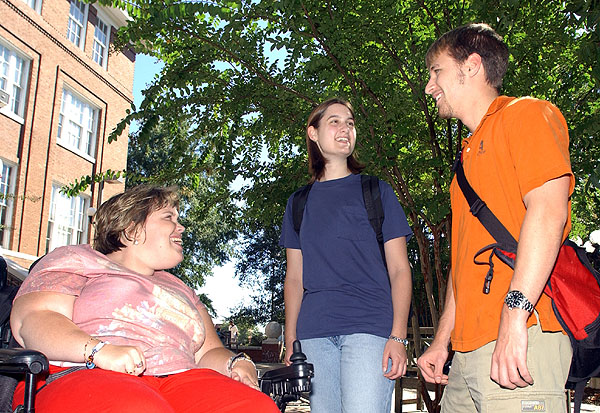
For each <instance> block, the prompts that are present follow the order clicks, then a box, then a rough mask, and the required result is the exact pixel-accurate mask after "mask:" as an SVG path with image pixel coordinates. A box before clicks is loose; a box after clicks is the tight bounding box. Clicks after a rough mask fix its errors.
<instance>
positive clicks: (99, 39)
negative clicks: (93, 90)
mask: <svg viewBox="0 0 600 413" xmlns="http://www.w3.org/2000/svg"><path fill="white" fill-rule="evenodd" d="M108 33H109V26H108V25H107V24H106V23H104V22H103V21H102V20H100V18H98V22H97V23H96V28H95V30H94V50H93V51H92V58H93V59H94V62H96V63H98V64H99V65H100V66H102V67H106V52H107V51H108Z"/></svg>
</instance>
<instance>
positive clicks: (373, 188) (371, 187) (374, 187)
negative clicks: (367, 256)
mask: <svg viewBox="0 0 600 413" xmlns="http://www.w3.org/2000/svg"><path fill="white" fill-rule="evenodd" d="M360 181H361V187H362V193H363V201H364V203H365V209H366V210H367V216H368V217H369V223H370V224H371V227H373V231H375V236H376V237H377V243H378V244H379V252H380V253H381V258H382V259H383V264H384V265H385V267H386V268H387V263H386V260H385V250H384V247H383V230H382V226H383V220H384V218H385V215H384V212H383V202H382V201H381V192H380V191H379V179H378V178H377V177H376V176H371V175H361V176H360ZM311 188H312V184H308V185H305V186H303V187H302V188H300V189H298V190H297V191H296V192H295V193H294V198H293V199H292V218H293V222H294V230H295V231H296V233H297V234H298V235H300V227H301V226H302V217H303V216H304V208H305V207H306V200H307V199H308V193H309V192H310V189H311Z"/></svg>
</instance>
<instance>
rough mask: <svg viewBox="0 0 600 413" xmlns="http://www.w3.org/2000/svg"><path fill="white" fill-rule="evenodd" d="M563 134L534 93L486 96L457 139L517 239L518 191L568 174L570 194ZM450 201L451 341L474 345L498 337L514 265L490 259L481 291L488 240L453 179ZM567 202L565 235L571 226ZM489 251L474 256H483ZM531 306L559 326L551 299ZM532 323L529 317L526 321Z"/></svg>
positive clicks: (470, 174) (556, 116) (469, 170)
mask: <svg viewBox="0 0 600 413" xmlns="http://www.w3.org/2000/svg"><path fill="white" fill-rule="evenodd" d="M568 147H569V133H568V130H567V123H566V122H565V119H564V117H563V116H562V114H561V113H560V111H559V110H558V109H557V108H556V107H555V106H553V105H552V104H551V103H549V102H546V101H543V100H538V99H533V98H529V97H526V98H520V99H516V98H512V97H507V96H500V97H498V98H496V99H495V100H494V102H492V104H491V105H490V107H489V109H488V112H487V113H486V115H485V116H484V117H483V119H482V120H481V123H480V124H479V126H478V127H477V129H476V130H475V132H474V133H473V134H472V135H471V136H469V137H468V138H466V139H465V140H464V141H463V165H464V170H465V175H466V177H467V180H468V181H469V183H470V184H471V186H472V187H473V189H474V190H475V192H476V193H477V194H478V195H479V197H480V198H481V199H483V200H484V201H485V203H486V204H487V205H488V207H489V208H490V209H491V211H492V212H493V213H494V214H495V215H496V217H498V219H499V220H500V222H502V224H503V225H504V226H505V227H506V229H507V230H508V231H509V232H510V233H511V234H512V235H513V237H515V239H516V240H518V239H519V233H520V229H521V224H522V223H523V219H524V217H525V212H526V208H525V205H524V203H523V197H524V196H525V195H526V194H527V193H528V192H529V191H530V190H532V189H534V188H537V187H539V186H541V185H543V184H544V183H545V182H547V181H549V180H552V179H554V178H558V177H561V176H564V175H570V177H571V184H570V188H569V194H571V193H572V192H573V187H574V184H575V180H574V178H573V173H572V172H571V163H570V160H569V148H568ZM450 195H451V203H452V284H453V288H454V298H455V301H456V319H455V325H454V331H453V332H452V347H453V349H454V350H457V351H472V350H475V349H477V348H479V347H481V346H483V345H484V344H487V343H489V342H490V341H493V340H496V338H497V337H498V327H499V325H500V313H501V311H502V305H503V303H504V296H505V295H506V293H507V292H508V288H509V285H510V281H511V279H512V276H513V270H512V269H510V267H508V266H507V265H506V264H504V263H502V262H501V261H499V260H498V259H497V258H496V257H494V259H493V260H494V264H495V265H494V278H493V281H492V283H491V289H490V293H489V294H484V293H483V283H484V279H485V275H486V273H487V271H488V269H489V267H488V266H487V265H477V264H475V263H474V262H473V258H474V256H475V254H476V252H477V251H479V250H480V249H481V248H483V247H484V246H486V245H489V244H492V243H493V242H495V241H494V239H493V238H492V236H491V235H490V234H489V233H488V232H487V231H486V229H485V228H484V227H483V225H482V224H481V223H480V222H479V221H478V220H477V218H475V217H474V216H473V215H472V214H471V212H470V211H469V205H468V203H467V201H466V199H465V197H464V196H463V194H462V192H461V190H460V187H459V186H458V183H457V182H456V179H454V180H453V181H452V184H451V187H450ZM570 211H571V205H570V203H569V219H568V222H567V225H566V227H565V230H564V234H563V239H565V238H566V237H567V234H568V233H569V230H570V229H571V220H570ZM488 257H489V253H485V254H483V255H481V256H479V257H478V258H479V260H483V261H486V262H487V260H488ZM536 310H537V312H538V314H539V317H540V321H541V325H542V329H543V330H544V331H562V328H561V326H560V324H559V323H558V321H557V319H556V317H555V316H554V313H553V311H552V306H551V301H550V299H549V298H548V297H547V296H546V295H545V294H542V296H541V297H540V299H539V301H538V303H537V305H536ZM535 323H536V318H535V315H533V314H532V316H531V317H530V318H529V320H528V326H531V325H533V324H535Z"/></svg>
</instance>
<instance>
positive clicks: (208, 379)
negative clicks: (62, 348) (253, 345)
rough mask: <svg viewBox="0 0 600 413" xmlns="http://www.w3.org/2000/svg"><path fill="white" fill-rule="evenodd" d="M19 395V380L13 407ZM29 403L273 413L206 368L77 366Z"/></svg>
mask: <svg viewBox="0 0 600 413" xmlns="http://www.w3.org/2000/svg"><path fill="white" fill-rule="evenodd" d="M50 370H51V372H56V371H57V370H55V369H53V368H52V367H51V368H50ZM60 370H63V369H59V370H58V371H60ZM43 383H44V382H43V381H42V382H41V383H40V385H42V384H43ZM24 394H25V385H24V382H21V383H19V385H18V386H17V389H16V390H15V396H14V401H13V408H14V407H16V405H18V404H21V403H22V402H23V398H24ZM35 407H36V410H37V411H39V412H41V413H70V412H73V413H84V412H95V413H101V412H107V413H108V412H110V413H134V412H135V413H137V412H142V413H175V412H177V413H183V412H211V413H212V412H257V413H258V412H260V413H276V412H279V409H277V406H276V405H275V403H274V402H273V401H272V400H271V399H270V398H269V397H268V396H267V395H265V394H263V393H261V392H259V391H258V390H254V389H251V388H250V387H248V386H246V385H245V384H241V383H239V382H237V381H235V380H232V379H230V378H229V377H226V376H224V375H222V374H219V373H217V372H215V371H213V370H208V369H194V370H188V371H186V372H183V373H176V374H172V375H170V376H167V377H154V376H141V377H137V376H130V375H127V374H124V373H116V372H114V371H107V370H101V369H93V370H79V371H76V372H74V373H70V374H68V375H66V376H65V377H62V378H60V379H58V380H56V381H53V382H52V383H50V384H49V385H47V386H46V387H44V388H43V389H41V390H40V391H39V392H38V394H37V396H36V401H35Z"/></svg>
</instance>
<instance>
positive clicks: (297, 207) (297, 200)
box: [292, 184, 312, 235]
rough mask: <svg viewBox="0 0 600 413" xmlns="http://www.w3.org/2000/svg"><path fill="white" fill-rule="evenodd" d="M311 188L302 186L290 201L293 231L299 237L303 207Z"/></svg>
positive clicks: (309, 185) (310, 185) (310, 186)
mask: <svg viewBox="0 0 600 413" xmlns="http://www.w3.org/2000/svg"><path fill="white" fill-rule="evenodd" d="M311 188H312V184H308V185H304V186H303V187H302V188H300V189H298V190H297V191H296V192H295V193H294V199H293V200H292V218H293V220H294V231H296V234H298V235H300V227H301V226H302V217H303V216H304V207H305V206H306V200H307V199H308V193H309V192H310V189H311Z"/></svg>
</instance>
